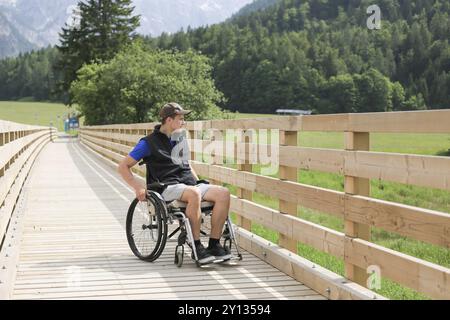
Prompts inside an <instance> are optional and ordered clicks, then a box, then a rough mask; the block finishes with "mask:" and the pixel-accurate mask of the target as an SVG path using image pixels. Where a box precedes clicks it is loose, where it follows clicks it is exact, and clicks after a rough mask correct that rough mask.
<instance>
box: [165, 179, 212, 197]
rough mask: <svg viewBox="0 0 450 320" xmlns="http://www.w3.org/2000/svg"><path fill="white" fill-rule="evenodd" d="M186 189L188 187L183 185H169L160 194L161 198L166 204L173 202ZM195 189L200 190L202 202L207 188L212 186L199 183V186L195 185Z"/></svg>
mask: <svg viewBox="0 0 450 320" xmlns="http://www.w3.org/2000/svg"><path fill="white" fill-rule="evenodd" d="M187 187H188V186H187V185H185V184H184V183H179V184H174V185H170V186H168V187H167V189H166V190H164V192H163V193H162V197H163V198H164V200H165V201H167V202H169V201H174V200H180V198H181V196H182V195H183V192H184V190H185V189H186V188H187ZM195 187H197V188H199V189H200V192H201V194H202V200H203V197H204V196H205V194H206V192H207V191H208V190H209V188H211V187H212V185H210V184H206V183H200V184H197V185H196V186H195Z"/></svg>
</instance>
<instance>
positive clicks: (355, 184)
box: [344, 132, 371, 286]
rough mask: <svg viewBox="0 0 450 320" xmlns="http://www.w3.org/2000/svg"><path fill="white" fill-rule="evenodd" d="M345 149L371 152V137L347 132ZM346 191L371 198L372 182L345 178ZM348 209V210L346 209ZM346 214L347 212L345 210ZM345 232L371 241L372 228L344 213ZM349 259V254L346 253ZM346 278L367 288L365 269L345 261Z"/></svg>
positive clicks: (366, 134)
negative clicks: (350, 218)
mask: <svg viewBox="0 0 450 320" xmlns="http://www.w3.org/2000/svg"><path fill="white" fill-rule="evenodd" d="M345 149H346V150H352V151H353V150H369V149H370V135H369V133H367V132H346V133H345ZM344 190H345V193H346V194H351V195H363V196H370V180H369V179H364V178H357V177H352V176H345V180H344ZM345 209H347V208H345ZM344 212H345V210H344ZM344 215H345V216H344V231H345V235H346V236H347V237H352V238H361V239H365V240H370V236H371V230H370V226H369V225H366V224H362V223H357V222H354V221H352V220H347V219H345V217H346V216H347V214H346V213H344ZM345 257H347V253H345ZM344 265H345V276H346V278H348V279H350V280H352V281H355V282H356V283H358V284H360V285H362V286H366V285H367V279H368V273H367V272H366V270H365V269H361V268H359V267H358V266H356V265H354V264H352V263H350V262H349V261H347V260H346V259H344Z"/></svg>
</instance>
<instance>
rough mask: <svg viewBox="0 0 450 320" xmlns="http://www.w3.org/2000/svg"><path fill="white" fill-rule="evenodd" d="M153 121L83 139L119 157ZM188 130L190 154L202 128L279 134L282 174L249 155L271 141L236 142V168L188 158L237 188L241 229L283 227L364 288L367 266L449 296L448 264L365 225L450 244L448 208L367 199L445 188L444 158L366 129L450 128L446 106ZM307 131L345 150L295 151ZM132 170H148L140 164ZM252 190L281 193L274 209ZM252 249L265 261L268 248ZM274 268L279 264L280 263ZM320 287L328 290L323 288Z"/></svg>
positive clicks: (283, 233)
mask: <svg viewBox="0 0 450 320" xmlns="http://www.w3.org/2000/svg"><path fill="white" fill-rule="evenodd" d="M155 125H156V123H148V124H131V125H107V126H87V127H83V128H81V130H80V137H81V141H82V142H83V143H84V144H86V145H87V146H88V147H90V148H91V149H93V150H95V151H96V152H98V153H100V154H101V155H103V156H104V157H107V158H109V159H110V160H113V161H115V162H118V161H120V160H121V159H122V158H123V156H125V155H126V154H128V152H129V151H130V150H131V149H132V147H133V146H134V145H135V144H136V143H137V141H138V140H139V139H140V138H141V137H143V136H144V135H147V134H149V133H151V132H152V129H153V128H154V126H155ZM187 129H188V130H189V132H190V133H191V135H190V136H191V137H192V139H191V140H190V147H191V151H192V153H193V154H198V153H202V152H203V151H204V146H205V145H208V144H209V143H211V141H210V140H205V139H202V137H204V132H203V133H202V132H201V131H204V130H208V129H214V130H219V131H225V130H228V129H241V130H250V129H254V130H261V129H275V130H279V142H280V143H279V146H278V148H279V157H278V160H279V175H278V176H279V178H273V177H269V176H263V175H259V174H255V173H253V172H252V164H251V163H249V162H248V159H249V158H251V156H254V155H255V154H258V150H260V148H266V147H268V146H266V145H256V144H254V143H253V142H252V141H248V140H247V141H246V140H244V141H233V144H234V146H235V150H245V151H244V152H240V153H239V152H235V153H234V160H235V161H236V160H238V159H240V160H245V161H244V162H243V163H241V164H239V165H238V166H237V169H233V168H230V167H227V166H223V165H220V164H221V161H218V163H219V165H217V164H208V163H202V162H199V161H192V162H191V163H192V165H193V167H194V169H195V170H196V172H197V173H198V174H199V175H201V176H205V177H208V178H209V179H211V180H212V181H214V182H216V183H226V184H230V185H234V186H236V187H237V188H238V189H237V190H238V192H237V197H234V196H233V197H232V204H231V210H232V211H233V212H236V213H237V215H238V224H239V225H240V226H241V227H243V228H245V229H247V230H250V229H251V224H252V222H255V223H258V224H261V225H263V226H264V227H266V228H269V229H272V230H275V231H277V232H279V234H280V237H279V239H280V240H279V245H280V246H281V247H283V248H285V249H287V250H290V251H292V252H294V253H297V242H301V243H304V244H307V245H309V246H311V247H314V248H315V249H318V250H320V251H323V252H325V253H328V254H330V255H332V256H335V257H337V258H339V259H342V260H343V261H344V263H345V277H346V278H347V279H349V280H351V281H354V282H356V283H359V284H361V285H364V286H365V285H366V283H367V278H368V271H367V270H371V268H372V267H373V266H376V267H377V268H379V270H380V272H381V276H382V277H386V278H389V279H391V280H393V281H395V282H397V283H399V284H401V285H404V286H407V287H409V288H412V289H414V290H416V291H418V292H421V293H424V294H425V295H427V296H429V297H432V298H435V299H450V269H448V268H445V267H443V266H440V265H437V264H434V263H430V262H427V261H424V260H421V259H418V258H415V257H412V256H409V255H406V254H403V253H400V252H397V251H394V250H391V249H388V248H385V247H382V246H380V245H377V244H375V243H373V242H371V239H370V234H371V227H377V228H381V229H383V230H386V231H389V232H393V233H396V234H399V235H402V236H407V237H409V238H412V239H417V240H420V241H424V242H427V243H431V244H434V245H437V246H441V247H444V248H450V214H448V213H445V212H438V211H433V210H429V209H424V208H419V207H414V206H408V205H404V204H400V203H395V202H389V201H384V200H379V199H374V198H371V197H370V180H371V179H379V180H386V181H393V182H399V183H404V184H410V185H417V186H422V187H429V188H437V189H442V190H446V191H449V190H450V158H449V157H438V156H423V155H408V154H399V153H385V152H371V151H370V135H371V133H379V132H382V133H450V110H436V111H419V112H393V113H367V114H339V115H317V116H291V117H274V118H258V119H241V120H211V121H195V122H190V123H188V126H187ZM303 131H320V132H343V133H344V137H345V141H344V145H345V149H344V150H335V149H321V148H305V147H300V146H298V145H297V141H298V136H300V138H301V134H302V132H303ZM223 136H225V137H226V135H225V134H224V135H223ZM214 143H218V144H220V145H225V144H226V143H227V141H226V139H224V140H220V139H219V140H216V141H215V142H214ZM228 143H229V141H228ZM443 143H444V142H443ZM213 156H214V159H215V160H216V161H217V160H221V159H223V158H224V157H225V156H226V154H224V153H220V152H218V153H215V154H214V155H213ZM298 169H305V170H317V171H323V172H331V173H336V174H340V175H343V176H344V192H339V191H335V190H329V189H324V188H319V187H314V186H310V185H305V184H301V183H298V182H297V171H298ZM133 170H134V171H135V172H136V173H138V174H140V175H144V174H145V173H144V170H145V169H144V168H142V167H137V168H134V169H133ZM254 192H258V193H261V194H263V195H265V196H269V197H272V198H276V199H278V200H279V210H274V209H271V208H268V207H265V206H262V205H259V204H256V203H254V202H253V201H252V195H253V193H254ZM299 205H301V206H302V207H306V208H310V209H313V210H318V211H320V212H325V213H328V214H331V215H334V216H337V217H339V218H341V219H343V221H344V226H345V227H344V232H338V231H335V230H332V229H329V228H326V227H323V226H321V225H318V224H315V223H311V222H309V221H306V220H303V219H300V218H298V217H297V208H298V206H299ZM256 251H257V254H258V255H260V256H261V257H262V258H264V259H266V260H267V259H268V257H267V248H266V249H264V248H261V250H259V251H258V250H256ZM273 264H274V265H278V266H279V268H280V269H283V268H284V267H283V262H282V261H279V260H277V261H273ZM290 272H291V273H295V270H294V271H292V270H291V271H290ZM303 280H305V279H303ZM305 282H307V280H306V281H305ZM319 287H320V288H319V289H320V290H329V287H327V285H326V284H324V285H321V286H319ZM315 288H316V289H317V286H315ZM325 288H326V289H325Z"/></svg>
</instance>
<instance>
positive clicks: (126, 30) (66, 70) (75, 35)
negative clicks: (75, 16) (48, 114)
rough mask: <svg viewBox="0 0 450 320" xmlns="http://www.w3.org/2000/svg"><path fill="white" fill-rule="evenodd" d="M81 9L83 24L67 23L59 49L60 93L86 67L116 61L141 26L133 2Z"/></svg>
mask: <svg viewBox="0 0 450 320" xmlns="http://www.w3.org/2000/svg"><path fill="white" fill-rule="evenodd" d="M78 8H79V15H80V21H79V25H76V24H75V25H74V26H69V25H67V24H66V26H65V27H64V28H62V33H60V42H61V44H60V45H59V46H57V48H58V50H59V52H60V53H61V57H60V60H59V61H58V63H57V65H56V69H58V70H61V71H62V72H63V74H64V76H63V80H62V82H61V83H60V90H61V91H65V92H67V91H68V89H69V88H70V85H71V83H72V81H74V80H75V79H76V78H77V70H78V69H80V68H81V66H82V65H83V64H86V63H90V62H92V61H108V60H110V59H112V58H113V57H114V55H115V54H116V53H117V52H118V51H120V50H121V49H122V48H123V47H124V46H126V45H127V44H129V43H130V42H131V41H132V39H133V37H134V36H135V34H134V31H135V29H136V28H137V27H138V26H139V24H140V23H139V16H133V15H132V13H133V10H134V7H131V0H89V1H87V2H83V1H80V2H79V3H78ZM69 100H71V97H69ZM69 102H70V101H69Z"/></svg>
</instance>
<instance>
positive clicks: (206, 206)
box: [166, 200, 214, 212]
mask: <svg viewBox="0 0 450 320" xmlns="http://www.w3.org/2000/svg"><path fill="white" fill-rule="evenodd" d="M166 204H167V205H168V206H169V207H172V208H177V209H180V210H185V209H186V207H187V203H186V202H183V201H180V200H174V201H166ZM213 208H214V202H209V201H202V203H201V204H200V209H201V211H202V212H205V211H211V210H212V209H213Z"/></svg>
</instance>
